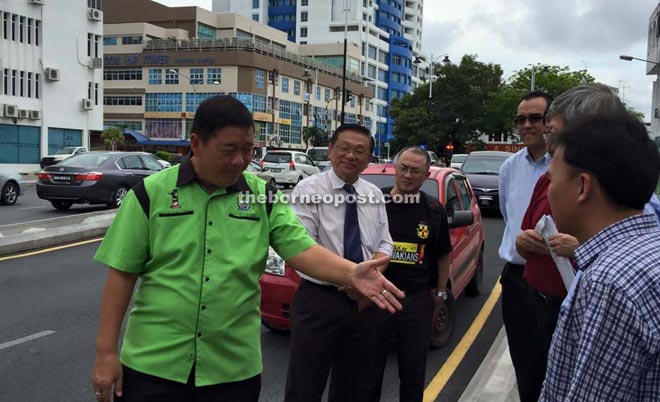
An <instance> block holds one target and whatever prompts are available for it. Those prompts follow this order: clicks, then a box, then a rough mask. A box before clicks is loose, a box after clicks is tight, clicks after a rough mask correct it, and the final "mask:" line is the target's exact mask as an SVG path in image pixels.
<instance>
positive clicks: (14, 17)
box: [11, 14, 18, 40]
mask: <svg viewBox="0 0 660 402" xmlns="http://www.w3.org/2000/svg"><path fill="white" fill-rule="evenodd" d="M17 19H18V15H16V14H12V15H11V40H16V20H17Z"/></svg>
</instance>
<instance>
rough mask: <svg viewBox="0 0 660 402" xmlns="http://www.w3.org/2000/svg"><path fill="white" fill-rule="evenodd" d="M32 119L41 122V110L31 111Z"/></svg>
mask: <svg viewBox="0 0 660 402" xmlns="http://www.w3.org/2000/svg"><path fill="white" fill-rule="evenodd" d="M30 119H31V120H40V119H41V111H40V110H30Z"/></svg>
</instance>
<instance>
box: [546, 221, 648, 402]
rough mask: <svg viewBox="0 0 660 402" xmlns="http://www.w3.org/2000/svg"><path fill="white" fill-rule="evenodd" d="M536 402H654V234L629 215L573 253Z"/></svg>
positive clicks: (645, 224) (644, 222) (641, 222)
mask: <svg viewBox="0 0 660 402" xmlns="http://www.w3.org/2000/svg"><path fill="white" fill-rule="evenodd" d="M575 259H576V262H577V264H578V266H579V268H580V270H581V272H582V275H581V276H580V279H579V282H578V283H577V286H576V289H575V293H574V295H573V296H569V297H567V299H566V300H565V302H564V304H563V305H562V307H561V311H560V316H559V322H558V324H557V329H556V331H555V334H554V337H553V339H552V346H551V348H550V354H549V356H548V367H547V373H546V377H545V382H544V384H543V391H542V392H541V397H540V399H539V401H542V402H546V401H553V402H554V401H576V402H577V401H580V402H583V401H584V402H587V401H588V402H597V401H616V402H626V401H639V402H651V401H658V400H660V230H659V229H658V224H657V223H656V220H655V216H653V215H651V214H642V215H636V216H633V217H630V218H627V219H624V220H622V221H620V222H617V223H616V224H614V225H611V226H609V227H607V228H606V229H604V230H602V231H601V232H599V233H598V234H596V235H595V236H593V237H592V238H591V239H589V240H588V241H586V242H585V243H584V244H583V245H582V246H580V247H579V248H578V249H577V250H576V253H575Z"/></svg>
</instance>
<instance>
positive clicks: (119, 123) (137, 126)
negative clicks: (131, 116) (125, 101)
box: [103, 120, 142, 131]
mask: <svg viewBox="0 0 660 402" xmlns="http://www.w3.org/2000/svg"><path fill="white" fill-rule="evenodd" d="M108 127H123V128H126V129H128V130H135V131H142V121H130V120H104V121H103V128H104V129H106V128H108Z"/></svg>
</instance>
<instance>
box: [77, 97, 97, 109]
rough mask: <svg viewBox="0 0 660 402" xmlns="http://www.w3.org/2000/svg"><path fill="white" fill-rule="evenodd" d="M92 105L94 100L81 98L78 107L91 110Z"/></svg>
mask: <svg viewBox="0 0 660 402" xmlns="http://www.w3.org/2000/svg"><path fill="white" fill-rule="evenodd" d="M93 107H94V102H92V100H91V99H83V100H82V102H81V104H80V108H81V109H82V110H92V108H93Z"/></svg>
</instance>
